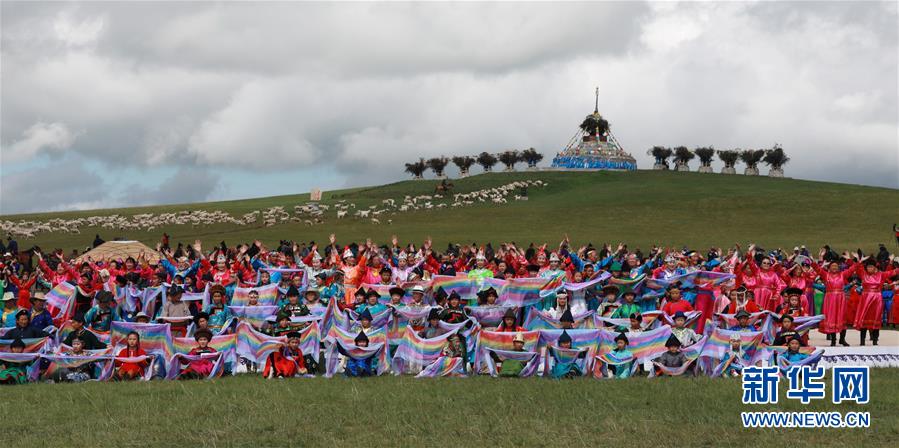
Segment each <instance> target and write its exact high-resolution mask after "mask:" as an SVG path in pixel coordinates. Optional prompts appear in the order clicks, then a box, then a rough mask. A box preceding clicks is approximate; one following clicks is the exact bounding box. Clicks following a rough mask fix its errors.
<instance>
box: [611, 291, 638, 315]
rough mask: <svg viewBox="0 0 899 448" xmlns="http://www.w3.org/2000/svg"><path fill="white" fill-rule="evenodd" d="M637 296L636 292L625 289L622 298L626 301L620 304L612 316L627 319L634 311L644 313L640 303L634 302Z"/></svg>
mask: <svg viewBox="0 0 899 448" xmlns="http://www.w3.org/2000/svg"><path fill="white" fill-rule="evenodd" d="M636 297H637V294H636V293H635V292H633V291H625V292H624V294H622V296H621V299H622V300H623V301H624V302H623V303H622V304H621V305H619V306H618V308H617V309H616V310H615V312H613V313H612V316H611V318H612V319H627V318H628V317H630V316H631V315H632V314H634V313H637V314H642V313H643V311H642V310H641V308H640V305H638V304H636V303H634V300H635V299H636Z"/></svg>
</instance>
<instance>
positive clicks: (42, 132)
mask: <svg viewBox="0 0 899 448" xmlns="http://www.w3.org/2000/svg"><path fill="white" fill-rule="evenodd" d="M76 137H77V134H76V133H73V132H72V131H70V130H69V127H68V126H66V125H65V123H56V122H54V123H43V122H38V123H35V124H33V125H31V127H29V128H28V129H26V130H25V132H24V133H23V135H22V138H21V139H19V140H16V141H15V142H13V143H12V144H10V145H8V146H6V145H4V147H3V151H2V155H3V160H4V161H5V162H6V163H14V162H19V161H23V160H31V159H33V158H35V157H37V156H38V155H40V154H55V155H58V154H61V153H63V152H64V151H65V150H67V149H68V148H69V147H71V146H72V143H74V142H75V138H76Z"/></svg>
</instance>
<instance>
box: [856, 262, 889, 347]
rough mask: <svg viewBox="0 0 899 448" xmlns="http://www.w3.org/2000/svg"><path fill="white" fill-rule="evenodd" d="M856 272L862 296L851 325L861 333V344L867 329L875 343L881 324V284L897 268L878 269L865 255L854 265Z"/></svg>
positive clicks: (885, 281) (874, 343)
mask: <svg viewBox="0 0 899 448" xmlns="http://www.w3.org/2000/svg"><path fill="white" fill-rule="evenodd" d="M856 273H857V274H858V278H859V279H861V281H862V297H861V301H860V302H859V304H858V310H857V311H856V312H855V322H853V324H852V326H853V327H855V328H856V329H857V330H858V331H859V332H860V333H861V345H865V336H866V333H867V332H868V330H870V331H871V343H872V344H873V345H877V340H878V339H879V338H880V327H881V325H883V284H884V283H889V282H890V278H891V277H893V276H894V275H896V274H897V273H899V269H891V270H888V271H880V270H878V269H877V264H876V262H875V261H874V260H873V259H870V258H868V257H865V258H864V259H862V263H859V264H858V265H856Z"/></svg>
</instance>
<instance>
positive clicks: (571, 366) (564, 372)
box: [550, 330, 587, 379]
mask: <svg viewBox="0 0 899 448" xmlns="http://www.w3.org/2000/svg"><path fill="white" fill-rule="evenodd" d="M557 344H558V347H559V348H561V349H565V350H571V336H570V335H569V334H568V332H567V331H564V330H563V331H562V334H561V335H559V340H558V341H557ZM550 356H552V357H553V366H552V368H551V369H550V377H552V378H553V379H562V378H566V379H570V378H577V377H580V376H582V375H583V374H584V372H583V370H582V369H581V366H580V365H578V363H577V359H583V358H584V357H585V356H587V352H586V351H581V353H579V354H578V357H577V359H575V360H571V361H565V362H563V361H561V360H560V359H559V358H558V357H557V356H556V353H555V352H553V351H552V347H550Z"/></svg>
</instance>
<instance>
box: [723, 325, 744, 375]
mask: <svg viewBox="0 0 899 448" xmlns="http://www.w3.org/2000/svg"><path fill="white" fill-rule="evenodd" d="M748 365H749V359H748V357H747V354H746V351H745V350H743V340H742V339H741V338H740V335H739V334H738V333H733V334H731V335H730V345H729V346H728V350H727V353H726V354H725V355H724V358H722V359H721V366H720V368H721V376H725V377H737V376H740V375H742V373H743V367H746V366H748Z"/></svg>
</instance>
